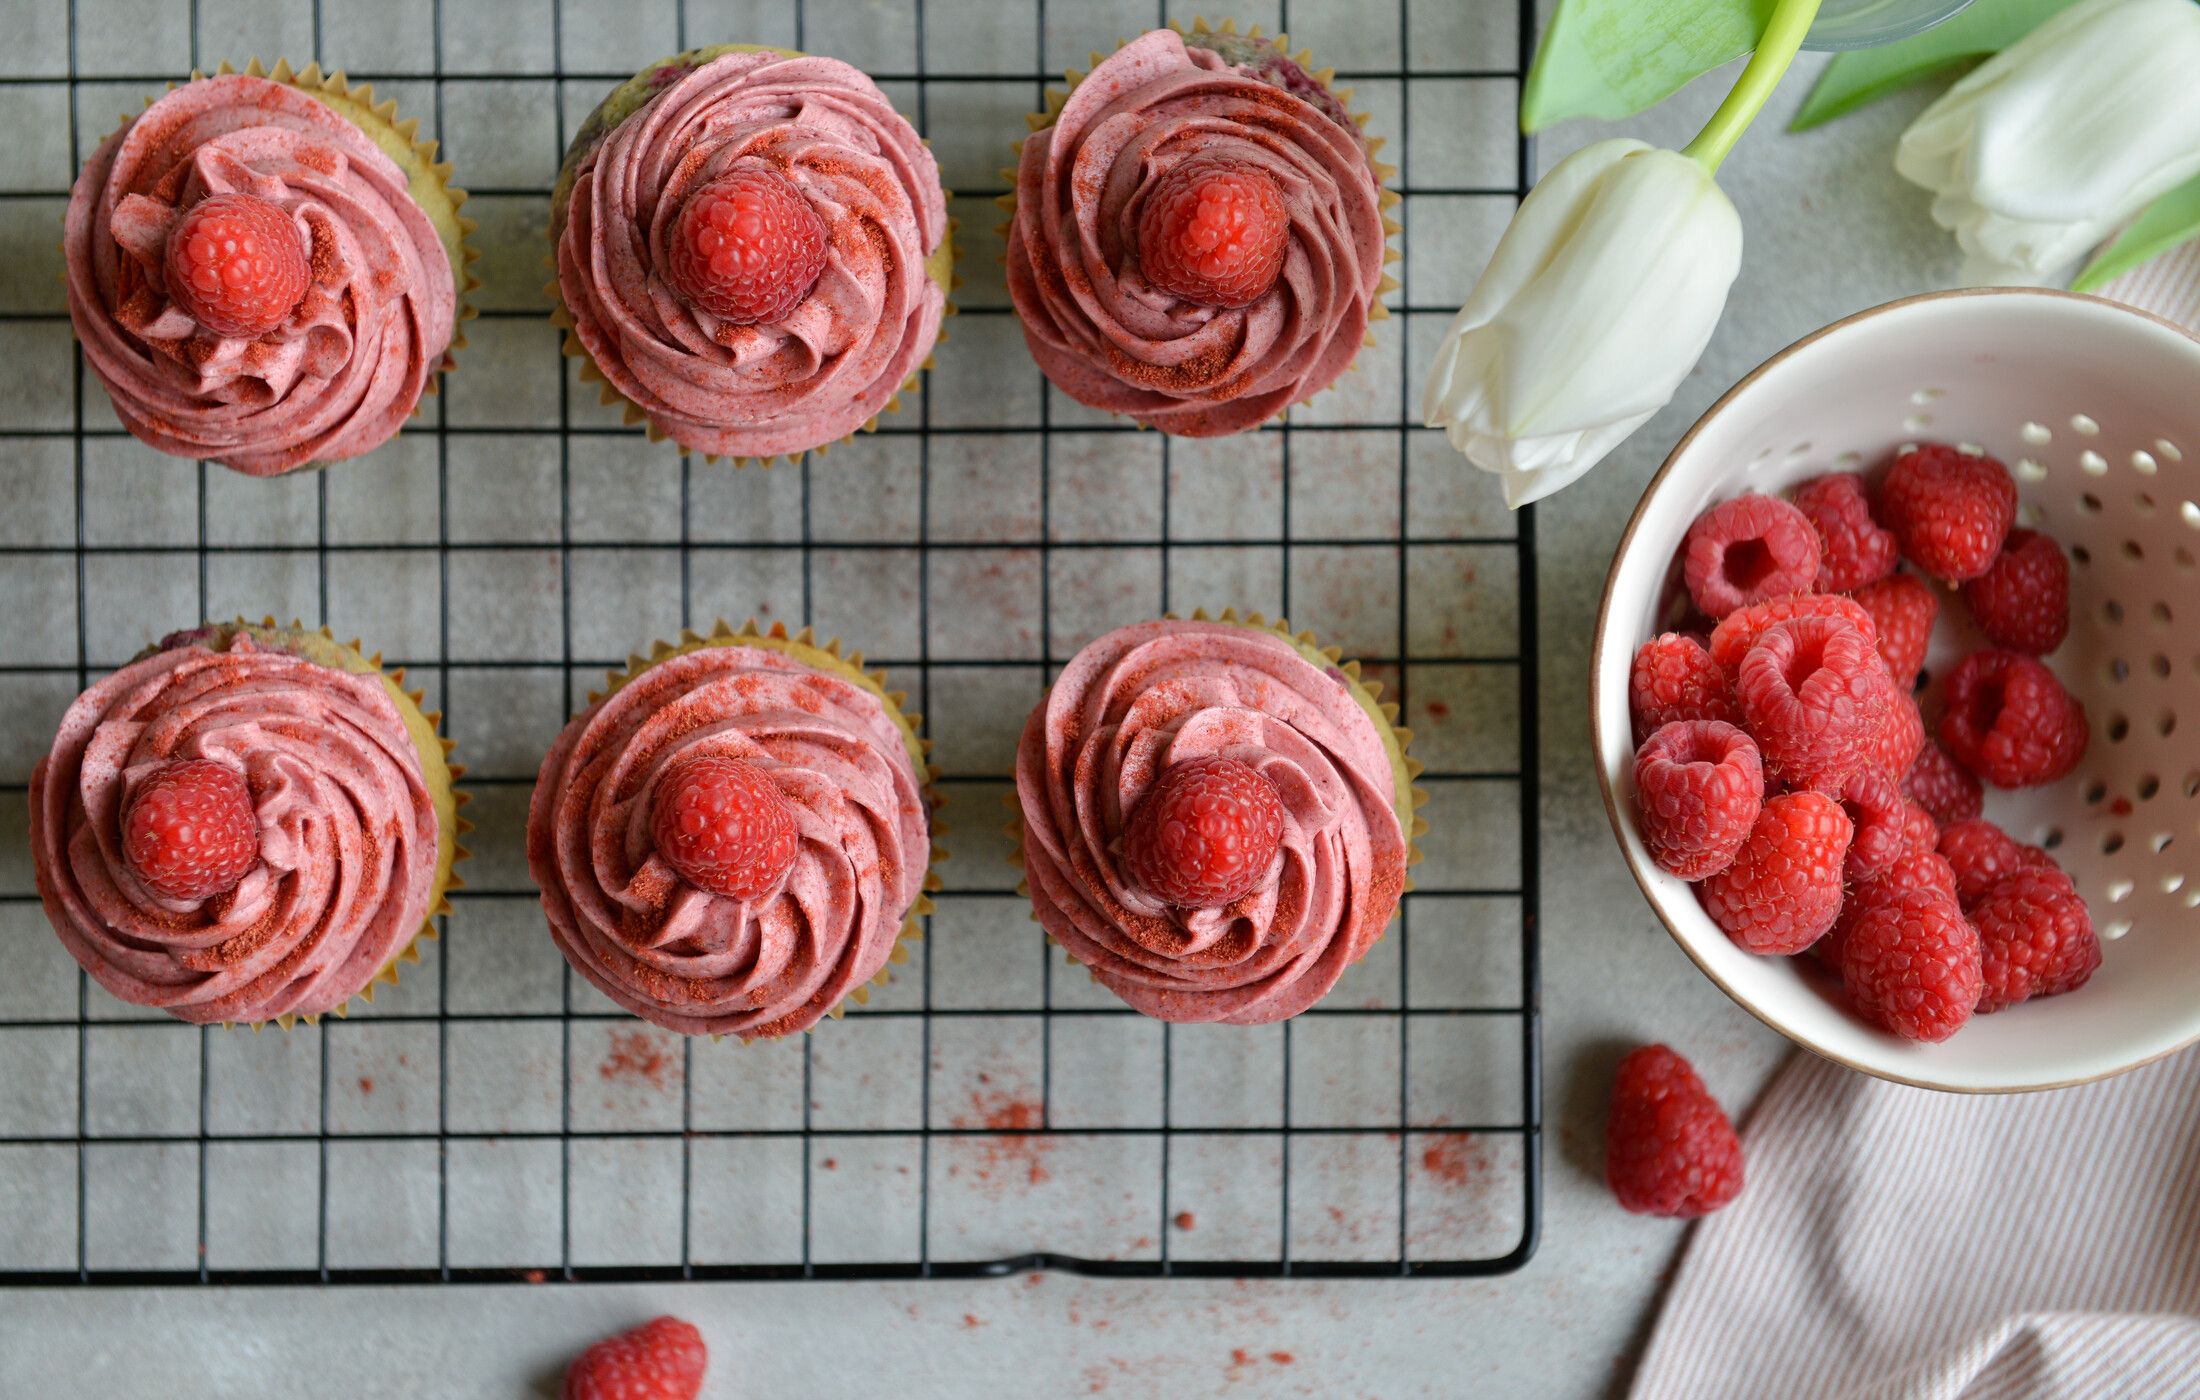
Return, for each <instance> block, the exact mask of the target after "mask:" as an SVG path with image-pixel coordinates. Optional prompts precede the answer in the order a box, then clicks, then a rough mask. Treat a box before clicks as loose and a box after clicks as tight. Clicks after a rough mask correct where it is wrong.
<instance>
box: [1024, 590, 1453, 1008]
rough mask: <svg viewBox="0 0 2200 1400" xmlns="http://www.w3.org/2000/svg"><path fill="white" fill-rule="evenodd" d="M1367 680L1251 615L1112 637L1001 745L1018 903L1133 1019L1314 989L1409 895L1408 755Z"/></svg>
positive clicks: (1290, 1001) (1308, 1001)
mask: <svg viewBox="0 0 2200 1400" xmlns="http://www.w3.org/2000/svg"><path fill="white" fill-rule="evenodd" d="M1380 689H1381V687H1380V686H1378V685H1377V684H1376V683H1375V682H1374V681H1371V680H1367V679H1364V678H1362V676H1361V675H1360V668H1359V664H1358V663H1357V662H1341V663H1340V659H1339V656H1338V653H1337V652H1336V651H1335V650H1334V649H1327V650H1325V649H1323V648H1322V647H1321V646H1320V644H1319V643H1317V642H1316V641H1315V640H1314V638H1313V636H1312V634H1310V633H1303V632H1302V633H1299V634H1297V635H1296V636H1294V635H1293V634H1292V633H1291V632H1290V630H1289V629H1288V627H1287V626H1286V625H1285V624H1284V623H1282V622H1278V623H1276V624H1275V626H1274V627H1272V628H1271V627H1270V626H1268V625H1267V623H1265V622H1264V621H1263V620H1262V619H1261V617H1260V616H1259V615H1258V614H1254V615H1252V616H1250V617H1248V618H1246V619H1244V620H1243V621H1240V620H1239V619H1238V616H1237V614H1236V613H1234V612H1225V613H1224V614H1223V615H1222V617H1221V619H1220V620H1217V621H1210V620H1208V619H1207V618H1206V616H1205V615H1204V614H1195V615H1194V616H1193V619H1192V620H1191V621H1189V622H1185V621H1179V620H1176V619H1168V620H1165V621H1161V622H1143V623H1139V624H1137V625H1136V626H1132V627H1123V628H1119V629H1117V630H1116V631H1113V632H1110V633H1108V634H1107V635H1106V636H1104V637H1101V638H1100V639H1099V640H1097V641H1095V642H1093V643H1091V644H1090V645H1088V646H1087V647H1086V648H1085V649H1084V650H1083V651H1080V652H1078V653H1077V655H1076V656H1075V657H1073V658H1071V660H1070V663H1069V664H1068V665H1067V666H1065V667H1063V668H1062V673H1061V675H1060V676H1058V677H1056V678H1055V681H1054V684H1053V686H1052V687H1051V688H1050V689H1049V690H1048V691H1047V694H1046V696H1045V698H1044V699H1042V700H1041V701H1040V702H1039V705H1038V707H1037V708H1036V709H1034V710H1033V711H1032V712H1031V718H1030V719H1029V720H1028V721H1026V722H1025V724H1024V732H1023V738H1022V740H1021V742H1020V743H1019V744H1018V746H1017V749H1016V802H1017V806H1018V807H1019V808H1020V809H1021V810H1020V820H1019V831H1018V835H1019V837H1020V840H1021V843H1022V851H1021V853H1020V859H1021V861H1022V864H1023V869H1024V878H1025V883H1026V893H1028V894H1029V895H1030V896H1031V901H1032V904H1033V906H1034V908H1035V909H1036V911H1037V915H1038V919H1039V922H1040V923H1041V924H1042V925H1044V926H1045V928H1046V931H1047V934H1048V936H1049V937H1050V938H1051V939H1052V940H1053V941H1054V942H1056V943H1059V944H1061V946H1062V947H1063V949H1064V950H1065V951H1067V952H1068V954H1069V956H1070V957H1071V958H1072V959H1074V960H1075V961H1077V962H1080V963H1083V964H1084V965H1085V966H1086V967H1088V968H1090V969H1091V971H1092V975H1093V977H1094V978H1095V979H1096V980H1098V981H1099V982H1100V983H1102V984H1103V985H1105V986H1106V987H1107V988H1108V989H1109V990H1110V991H1112V992H1114V993H1115V994H1116V995H1117V996H1119V997H1121V998H1122V999H1123V1000H1124V1001H1126V1002H1128V1003H1129V1004H1130V1005H1131V1007H1132V1008H1133V1009H1135V1010H1137V1011H1140V1012H1143V1013H1145V1014H1146V1015H1148V1016H1153V1017H1157V1018H1159V1019H1161V1020H1164V1021H1222V1022H1227V1023H1230V1024H1234V1025H1261V1024H1264V1023H1267V1022H1270V1021H1281V1020H1284V1019H1286V1018H1288V1017H1291V1016H1296V1015H1297V1014H1298V1013H1300V1012H1301V1011H1304V1010H1305V1009H1306V1008H1307V1007H1309V1006H1312V1005H1313V1004H1314V1003H1315V1002H1317V1001H1319V1000H1321V999H1322V997H1323V996H1325V995H1326V994H1327V993H1328V991H1329V989H1330V988H1331V987H1334V986H1335V985H1337V979H1338V978H1339V977H1341V976H1343V975H1344V970H1345V969H1346V968H1348V967H1350V966H1351V965H1352V964H1353V963H1355V962H1357V961H1358V960H1359V959H1360V957H1361V956H1362V955H1363V954H1365V953H1366V952H1367V950H1368V948H1369V946H1370V945H1372V944H1373V943H1374V942H1375V940H1376V939H1377V938H1378V937H1380V936H1381V935H1382V932H1383V929H1384V928H1385V927H1386V926H1388V924H1389V923H1390V916H1391V914H1392V913H1393V912H1394V911H1395V910H1396V909H1397V907H1398V898H1399V896H1400V895H1401V894H1402V893H1404V892H1405V891H1406V890H1409V889H1411V888H1412V881H1411V880H1410V879H1409V878H1408V876H1407V874H1406V868H1407V867H1408V866H1409V865H1411V864H1413V863H1414V862H1415V861H1417V860H1418V859H1419V853H1418V852H1417V851H1416V850H1415V849H1414V847H1413V845H1412V841H1411V838H1412V837H1413V836H1417V835H1419V834H1420V833H1421V832H1423V831H1425V830H1426V829H1427V827H1426V825H1425V824H1424V823H1423V822H1422V821H1421V820H1420V818H1419V817H1417V816H1416V815H1415V814H1414V809H1415V808H1416V807H1418V806H1419V805H1420V802H1421V795H1420V794H1419V792H1418V790H1417V789H1415V788H1414V787H1413V778H1414V776H1415V775H1416V774H1418V773H1419V772H1420V765H1419V764H1418V763H1416V762H1414V761H1413V760H1412V759H1410V758H1408V757H1406V753H1405V748H1406V744H1407V743H1408V742H1409V741H1410V740H1411V738H1412V735H1411V734H1410V733H1409V732H1408V731H1406V730H1403V729H1400V728H1398V727H1397V725H1396V720H1397V715H1398V708H1397V706H1395V705H1388V704H1383V703H1381V702H1380V701H1379V700H1378V698H1377V696H1378V694H1379V691H1380Z"/></svg>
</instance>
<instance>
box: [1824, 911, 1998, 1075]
mask: <svg viewBox="0 0 2200 1400" xmlns="http://www.w3.org/2000/svg"><path fill="white" fill-rule="evenodd" d="M1878 883H1879V885H1880V886H1881V887H1882V889H1881V891H1880V892H1879V893H1877V894H1874V895H1872V896H1870V897H1868V898H1867V899H1866V901H1865V907H1864V909H1863V910H1862V912H1860V913H1859V914H1858V915H1857V916H1856V918H1855V920H1854V921H1853V922H1852V923H1850V924H1849V925H1848V926H1847V928H1846V929H1845V930H1844V932H1843V934H1842V938H1841V945H1840V948H1841V985H1842V986H1843V987H1845V988H1847V989H1848V994H1849V1000H1850V1002H1852V1003H1853V1004H1854V1005H1855V1007H1856V1009H1857V1010H1858V1011H1859V1012H1860V1013H1862V1014H1863V1015H1864V1016H1865V1017H1866V1018H1868V1019H1870V1020H1872V1021H1874V1022H1876V1023H1878V1024H1879V1025H1881V1026H1884V1027H1885V1028H1887V1029H1888V1030H1890V1031H1893V1032H1894V1033H1895V1034H1896V1035H1899V1036H1901V1037H1902V1038H1903V1039H1905V1040H1924V1041H1940V1040H1946V1039H1947V1038H1948V1037H1949V1036H1951V1035H1954V1034H1955V1033H1956V1031H1957V1030H1958V1029H1960V1028H1961V1027H1962V1025H1963V1023H1964V1022H1965V1021H1967V1020H1969V1019H1970V1018H1971V1012H1972V1010H1973V1009H1974V1008H1975V1007H1977V1005H1978V999H1979V992H1980V990H1981V988H1982V987H1983V985H1984V980H1983V975H1982V973H1981V970H1980V962H1979V941H1978V930H1977V929H1975V928H1973V927H1972V926H1971V921H1970V920H1968V919H1966V918H1964V917H1963V910H1962V909H1961V908H1959V907H1958V906H1957V904H1956V902H1955V900H1953V899H1952V898H1950V897H1949V896H1948V894H1947V892H1946V891H1945V890H1941V889H1936V888H1933V887H1931V886H1929V885H1914V886H1911V887H1909V888H1906V889H1905V888H1900V887H1897V886H1895V885H1894V884H1893V883H1892V882H1891V881H1880V882H1878Z"/></svg>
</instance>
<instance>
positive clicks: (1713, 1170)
mask: <svg viewBox="0 0 2200 1400" xmlns="http://www.w3.org/2000/svg"><path fill="white" fill-rule="evenodd" d="M1604 1179H1605V1180H1606V1181H1608V1182H1610V1183H1611V1186H1612V1194H1613V1195H1615V1196H1617V1197H1619V1203H1620V1207H1621V1208H1622V1209H1624V1210H1629V1211H1633V1212H1634V1213H1635V1214H1637V1215H1668V1216H1676V1217H1684V1218H1685V1217H1692V1216H1698V1215H1708V1214H1710V1213H1711V1212H1712V1211H1715V1210H1717V1209H1718V1208H1719V1207H1721V1206H1723V1205H1725V1204H1726V1203H1727V1202H1729V1201H1731V1200H1733V1199H1734V1198H1735V1196H1737V1195H1739V1194H1740V1193H1741V1189H1742V1142H1741V1139H1740V1138H1738V1137H1736V1136H1735V1135H1734V1125H1733V1124H1732V1123H1730V1122H1728V1121H1727V1116H1726V1114H1725V1112H1724V1111H1723V1110H1721V1109H1720V1107H1719V1103H1718V1100H1716V1099H1714V1098H1712V1097H1711V1091H1710V1090H1708V1089H1706V1088H1704V1086H1703V1080H1701V1079H1699V1078H1697V1076H1696V1071H1695V1069H1694V1068H1693V1067H1692V1066H1691V1065H1690V1064H1689V1063H1688V1061H1686V1060H1684V1059H1682V1058H1681V1057H1680V1056H1679V1055H1677V1054H1675V1053H1673V1051H1672V1049H1671V1048H1670V1047H1668V1046H1664V1045H1645V1046H1642V1047H1641V1048H1639V1049H1636V1050H1631V1051H1629V1052H1628V1053H1627V1057H1626V1058H1625V1059H1623V1060H1621V1061H1620V1062H1619V1078H1618V1080H1617V1082H1616V1083H1614V1084H1613V1086H1612V1113H1611V1117H1610V1118H1609V1119H1608V1120H1607V1121H1606V1123H1605V1128H1604Z"/></svg>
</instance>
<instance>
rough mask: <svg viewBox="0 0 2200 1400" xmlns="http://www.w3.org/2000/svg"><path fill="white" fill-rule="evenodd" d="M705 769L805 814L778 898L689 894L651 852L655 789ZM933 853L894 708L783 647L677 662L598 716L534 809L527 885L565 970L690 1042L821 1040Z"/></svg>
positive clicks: (601, 704)
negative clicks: (826, 1021) (761, 785)
mask: <svg viewBox="0 0 2200 1400" xmlns="http://www.w3.org/2000/svg"><path fill="white" fill-rule="evenodd" d="M704 755H713V756H719V757H726V758H739V759H745V760H747V761H748V762H750V763H752V764H755V765H757V766H758V767H761V768H763V769H764V771H765V773H766V774H767V775H768V776H769V777H770V779H771V780H772V781H773V782H774V783H776V784H777V785H778V788H779V792H780V795H781V796H782V797H784V798H785V799H786V800H787V803H788V805H789V806H790V807H792V808H793V810H794V814H795V819H796V825H797V828H798V831H799V836H800V846H799V849H798V852H797V854H796V857H795V863H794V867H793V869H792V870H791V871H789V873H788V875H787V877H786V879H785V880H784V881H783V882H782V883H781V884H780V886H779V887H778V888H777V889H776V890H775V891H774V892H772V893H771V894H768V895H766V896H764V897H763V898H762V899H758V900H753V901H749V900H740V899H733V898H729V897H725V896H721V895H715V894H712V893H710V892H709V891H706V890H702V889H698V888H697V887H695V886H693V885H691V884H688V883H687V882H686V881H684V880H682V879H681V878H680V877H679V876H678V875H677V874H676V873H674V871H673V870H672V868H671V867H670V866H669V865H668V864H666V862H665V860H664V858H663V857H662V856H660V855H658V854H657V852H656V850H655V847H654V845H653V843H652V840H651V837H650V814H651V811H652V806H653V803H654V800H655V796H656V789H657V782H658V779H659V778H660V777H661V776H662V775H663V774H664V772H665V771H666V769H667V768H668V767H670V766H671V765H672V764H674V763H675V762H677V761H679V760H681V759H686V758H691V757H701V756H704ZM930 854H931V845H930V837H929V829H928V825H927V813H926V799H925V794H924V788H923V785H922V782H921V780H920V779H919V776H918V774H917V769H916V765H915V764H914V763H913V762H912V761H911V759H910V755H909V750H908V748H907V746H906V745H905V744H904V743H903V740H902V731H901V728H900V726H899V725H897V724H896V723H895V721H894V719H893V718H892V716H890V715H889V714H888V713H887V711H886V707H885V706H884V705H883V704H882V703H881V702H880V701H879V698H878V697H877V696H876V695H874V694H872V693H871V692H870V691H869V690H866V689H865V688H863V687H862V686H859V685H857V684H855V683H854V682H853V681H850V680H846V679H844V678H842V677H840V676H836V675H832V674H829V673H827V672H823V671H817V670H813V669H811V668H810V667H808V666H805V665H804V664H803V663H802V662H800V661H798V660H795V659H794V658H792V657H790V656H788V655H787V654H786V653H784V652H781V651H777V650H773V649H770V648H767V647H752V646H706V647H703V648H702V649H700V650H697V651H691V652H686V653H683V654H681V655H678V656H673V657H670V658H667V659H666V660H663V661H659V662H657V663H656V664H654V665H652V666H650V667H649V668H648V669H647V670H645V671H644V672H643V673H642V674H641V675H639V676H637V677H636V678H635V679H633V680H632V681H629V682H628V683H627V684H626V685H625V686H623V687H622V688H620V689H619V690H618V691H617V692H615V693H614V694H612V695H610V696H607V697H606V698H604V699H602V700H599V701H597V702H596V703H595V704H593V705H590V706H589V707H588V708H587V709H586V710H583V711H582V712H581V713H580V714H578V715H576V716H574V718H573V720H572V722H571V723H569V724H567V725H566V727H565V731H564V732H563V733H561V734H560V735H559V736H558V740H557V743H555V744H554V745H552V746H551V749H550V753H549V755H548V756H547V757H545V758H544V759H543V761H542V773H541V775H540V777H539V778H537V780H536V783H535V795H534V798H533V800H532V801H531V803H530V804H529V806H528V809H527V864H528V868H529V869H530V870H531V871H532V872H533V874H534V877H535V883H536V884H538V885H540V886H541V887H542V907H543V911H544V913H546V914H547V915H548V916H549V921H550V933H551V936H552V937H553V938H555V939H556V940H557V945H558V947H559V949H560V950H561V951H563V952H564V954H565V957H566V960H567V961H568V962H570V963H572V964H573V966H574V967H575V968H577V969H578V970H579V971H580V972H581V974H582V975H583V976H585V977H586V978H587V979H588V980H589V981H590V982H593V983H594V984H595V985H596V986H597V988H598V989H599V990H601V991H602V992H603V993H604V995H606V996H608V997H610V998H611V999H612V1000H613V1001H616V1002H617V1003H619V1005H621V1006H623V1007H625V1008H626V1009H627V1010H629V1011H632V1012H633V1013H634V1014H635V1015H637V1016H640V1017H642V1018H643V1019H644V1020H647V1021H651V1022H654V1023H655V1024H657V1025H660V1026H664V1027H666V1028H667V1029H669V1030H676V1031H681V1032H684V1033H686V1034H689V1035H737V1036H740V1037H741V1038H743V1039H745V1040H753V1039H759V1038H762V1037H767V1036H779V1035H787V1034H790V1033H792V1032H795V1031H801V1030H807V1029H809V1028H810V1027H811V1026H813V1025H816V1024H817V1022H818V1021H819V1020H820V1019H822V1018H823V1017H824V1016H825V1015H826V1014H827V1013H828V1012H830V1011H831V1010H832V1009H833V1008H834V1007H836V1006H838V1005H840V1003H841V1001H842V1000H843V999H845V998H846V997H847V996H848V995H849V993H851V992H853V991H854V990H856V988H858V987H860V986H862V985H863V984H864V983H865V982H867V981H869V980H870V979H871V978H872V977H874V976H876V975H877V974H878V972H879V970H880V969H881V968H883V967H884V966H885V965H886V961H887V958H888V957H889V955H891V954H892V952H893V950H894V942H895V940H896V939H897V938H898V937H899V936H900V933H901V928H902V921H903V918H904V917H905V916H906V915H907V913H908V912H909V909H910V908H911V906H913V905H914V904H915V903H916V902H917V899H918V897H919V895H920V894H922V892H923V889H924V875H925V870H926V868H927V866H928V864H929V858H930Z"/></svg>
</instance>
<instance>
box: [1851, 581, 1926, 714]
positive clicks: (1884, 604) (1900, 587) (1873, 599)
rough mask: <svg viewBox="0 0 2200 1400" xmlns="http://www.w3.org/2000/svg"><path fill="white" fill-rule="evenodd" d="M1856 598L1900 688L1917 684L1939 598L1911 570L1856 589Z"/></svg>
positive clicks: (1909, 687) (1922, 667)
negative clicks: (1868, 619)
mask: <svg viewBox="0 0 2200 1400" xmlns="http://www.w3.org/2000/svg"><path fill="white" fill-rule="evenodd" d="M1856 601H1857V603H1858V604H1859V605H1860V606H1861V607H1863V609H1864V610H1865V611H1866V612H1868V613H1870V614H1871V615H1872V626H1873V627H1874V628H1876V629H1877V631H1878V637H1879V654H1880V656H1881V657H1883V658H1884V659H1885V660H1886V663H1887V670H1888V671H1889V672H1890V673H1891V674H1892V675H1893V676H1894V678H1895V683H1896V684H1897V685H1899V686H1901V687H1902V689H1904V690H1910V689H1913V688H1914V687H1915V686H1916V685H1917V673H1918V672H1919V671H1920V670H1922V669H1924V666H1925V653H1926V651H1927V650H1928V649H1929V648H1930V647H1931V646H1932V642H1933V623H1934V622H1935V621H1937V620H1938V619H1939V617H1940V599H1939V598H1938V597H1937V596H1935V595H1934V593H1933V590H1932V589H1930V588H1928V587H1926V585H1925V582H1924V581H1923V580H1922V579H1920V578H1918V577H1917V575H1915V574H1894V575H1892V576H1890V577H1888V578H1883V579H1881V580H1880V581H1879V582H1877V583H1870V584H1866V585H1865V586H1864V587H1862V588H1859V589H1857V590H1856Z"/></svg>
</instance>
